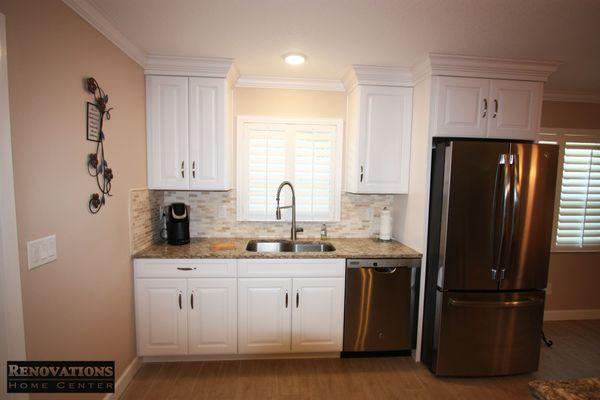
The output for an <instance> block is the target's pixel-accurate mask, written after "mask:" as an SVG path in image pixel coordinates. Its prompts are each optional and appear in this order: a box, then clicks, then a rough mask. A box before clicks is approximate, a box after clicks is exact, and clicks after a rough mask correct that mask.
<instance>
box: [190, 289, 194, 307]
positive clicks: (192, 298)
mask: <svg viewBox="0 0 600 400" xmlns="http://www.w3.org/2000/svg"><path fill="white" fill-rule="evenodd" d="M190 306H192V310H193V309H194V292H192V295H191V296H190Z"/></svg>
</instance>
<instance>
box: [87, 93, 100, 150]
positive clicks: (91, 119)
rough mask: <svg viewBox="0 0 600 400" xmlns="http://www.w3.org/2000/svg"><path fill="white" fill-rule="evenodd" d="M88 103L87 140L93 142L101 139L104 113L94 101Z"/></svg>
mask: <svg viewBox="0 0 600 400" xmlns="http://www.w3.org/2000/svg"><path fill="white" fill-rule="evenodd" d="M86 104H87V112H86V115H87V140H90V141H92V142H99V141H100V132H101V131H102V113H101V112H100V109H99V108H98V106H96V105H95V104H94V103H90V102H89V101H88V102H87V103H86Z"/></svg>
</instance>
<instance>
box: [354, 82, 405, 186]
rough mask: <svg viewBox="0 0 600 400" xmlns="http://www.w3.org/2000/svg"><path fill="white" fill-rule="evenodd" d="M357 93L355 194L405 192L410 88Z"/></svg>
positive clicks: (365, 89)
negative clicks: (356, 181)
mask: <svg viewBox="0 0 600 400" xmlns="http://www.w3.org/2000/svg"><path fill="white" fill-rule="evenodd" d="M360 90H361V106H360V116H361V118H360V128H359V129H360V135H359V160H360V165H359V166H358V168H359V171H358V179H359V182H358V185H357V187H358V193H408V177H409V165H410V137H411V124H412V89H411V88H404V87H384V86H361V87H360Z"/></svg>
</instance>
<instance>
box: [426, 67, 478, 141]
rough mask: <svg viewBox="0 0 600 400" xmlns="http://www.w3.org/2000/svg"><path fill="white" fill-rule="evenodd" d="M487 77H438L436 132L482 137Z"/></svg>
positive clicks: (443, 134) (439, 134)
mask: <svg viewBox="0 0 600 400" xmlns="http://www.w3.org/2000/svg"><path fill="white" fill-rule="evenodd" d="M489 91H490V81H489V79H477V78H453V77H444V78H441V79H440V82H439V86H438V91H437V102H436V105H437V110H436V115H437V118H436V122H437V129H436V136H456V137H485V136H486V131H487V119H486V113H487V111H486V105H487V106H488V107H489V104H487V103H488V98H489Z"/></svg>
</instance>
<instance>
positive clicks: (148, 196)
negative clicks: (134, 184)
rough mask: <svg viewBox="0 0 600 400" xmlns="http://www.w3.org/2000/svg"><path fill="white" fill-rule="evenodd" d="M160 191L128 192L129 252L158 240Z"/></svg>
mask: <svg viewBox="0 0 600 400" xmlns="http://www.w3.org/2000/svg"><path fill="white" fill-rule="evenodd" d="M163 201H164V193H163V192H162V191H155V190H148V189H132V190H130V192H129V229H130V232H129V236H130V249H131V253H132V254H134V253H137V252H138V251H140V250H143V249H144V248H146V247H148V246H149V245H151V244H152V243H155V242H157V241H158V240H160V237H159V233H160V214H159V211H158V210H159V208H160V206H161V205H162V204H163Z"/></svg>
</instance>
